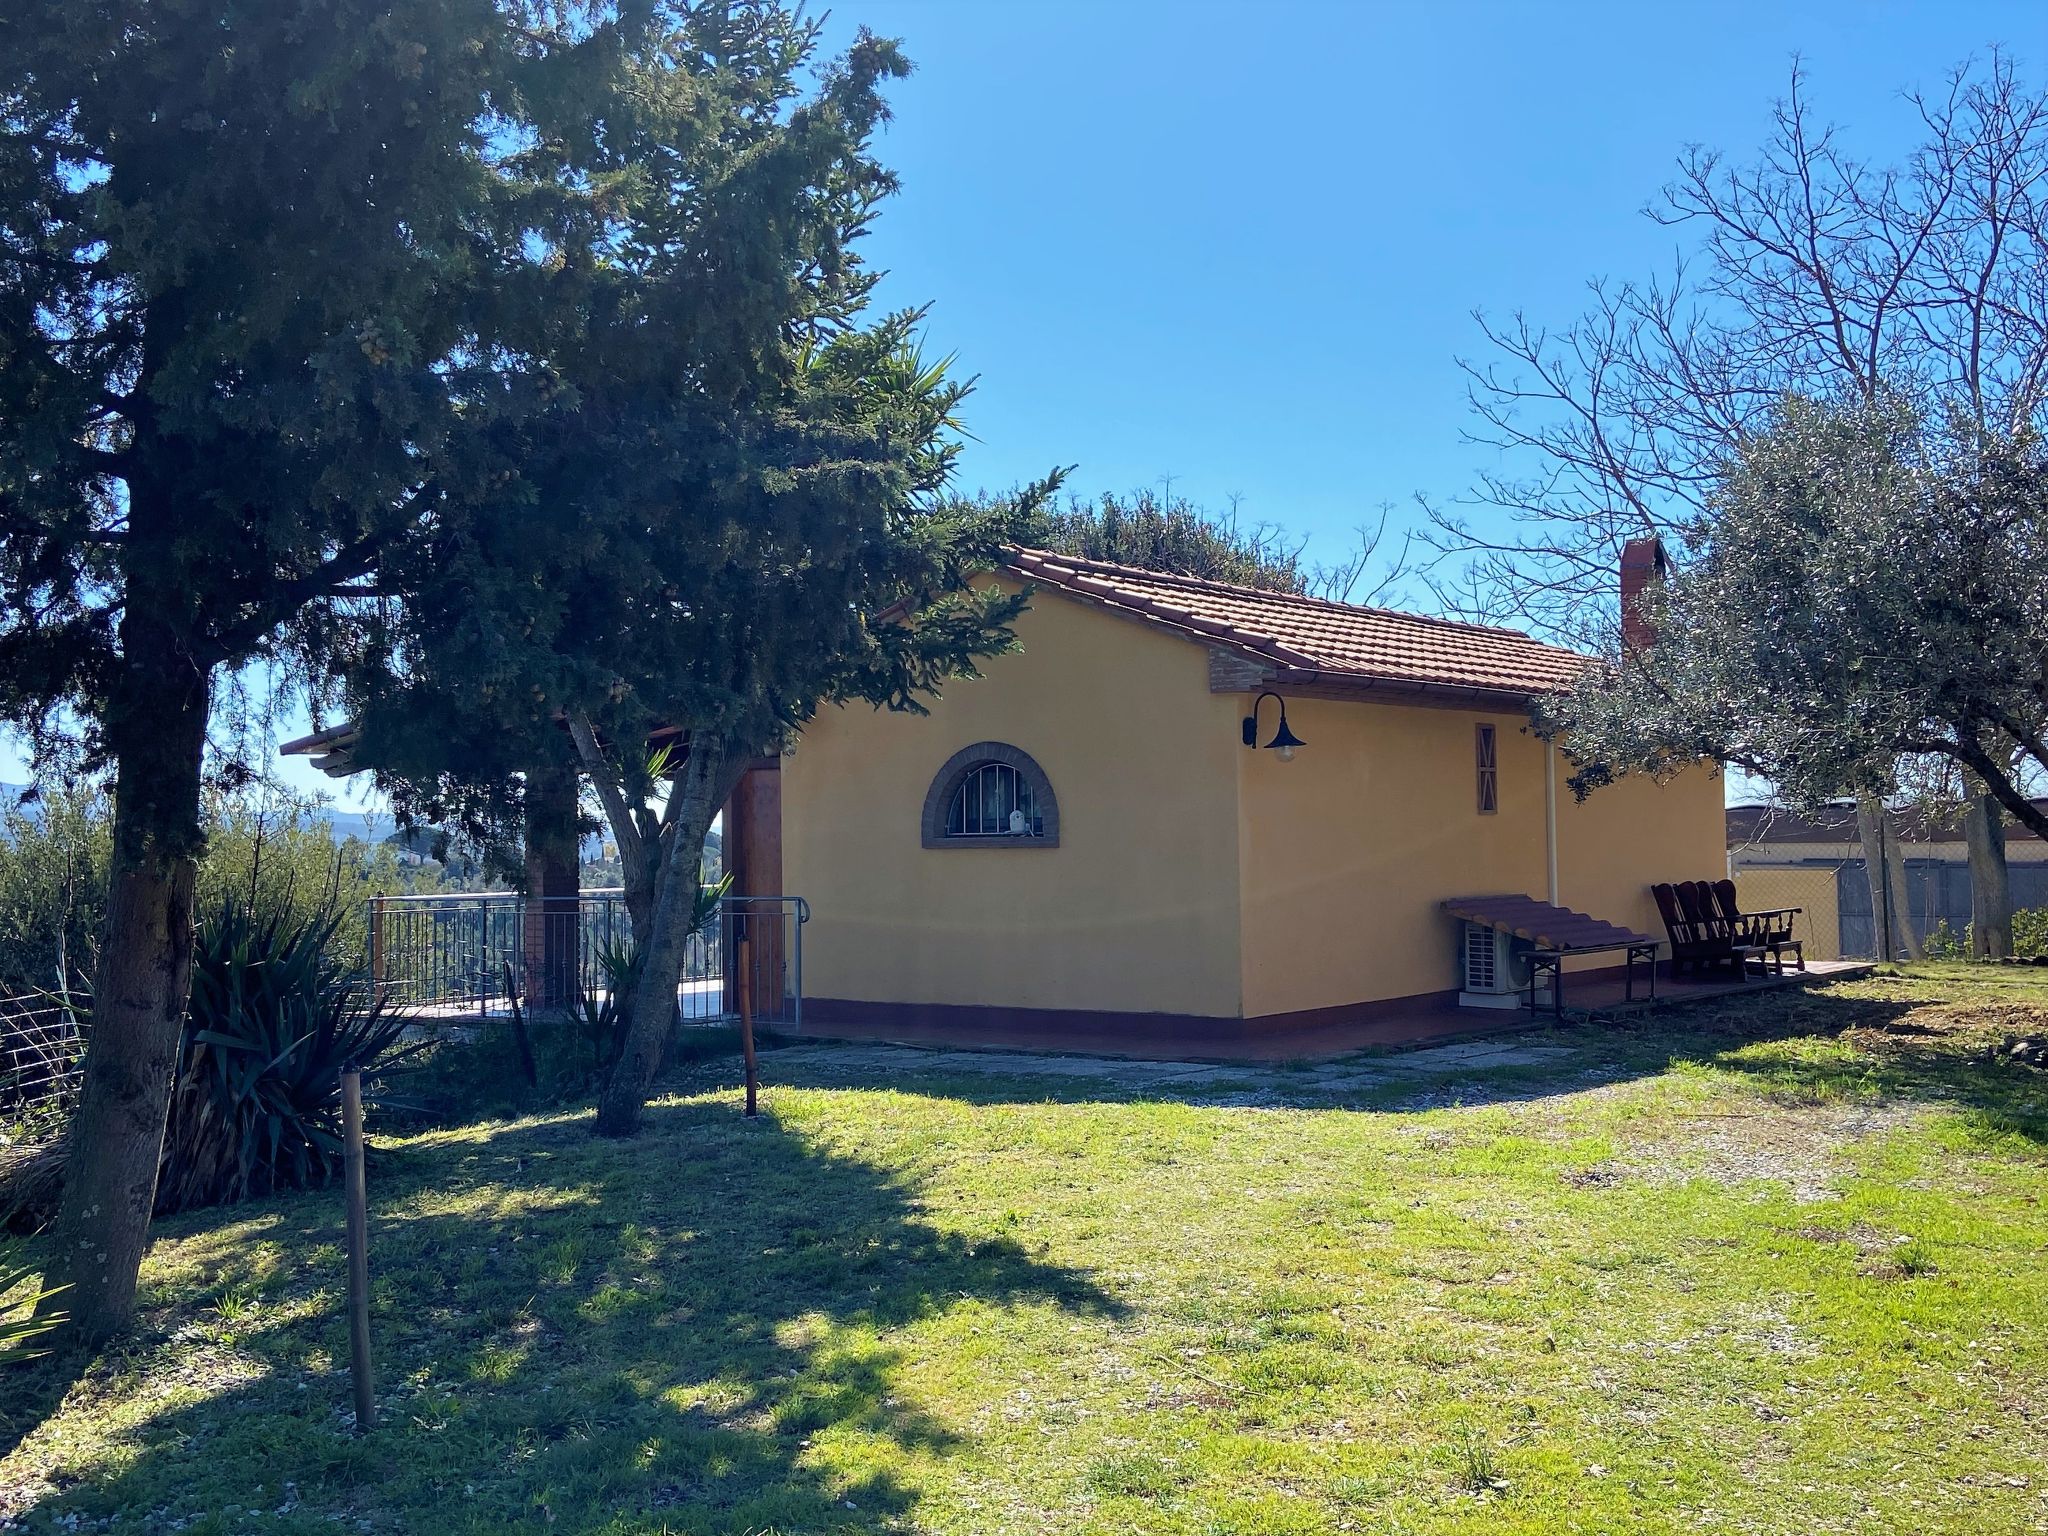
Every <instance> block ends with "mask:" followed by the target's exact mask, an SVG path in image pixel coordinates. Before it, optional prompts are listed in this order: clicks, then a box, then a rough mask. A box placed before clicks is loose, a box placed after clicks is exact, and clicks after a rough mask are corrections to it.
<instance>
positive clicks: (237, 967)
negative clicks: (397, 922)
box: [156, 897, 412, 1214]
mask: <svg viewBox="0 0 2048 1536" xmlns="http://www.w3.org/2000/svg"><path fill="white" fill-rule="evenodd" d="M342 921H343V913H342V912H341V910H340V909H338V908H329V909H327V910H325V911H314V912H312V913H310V914H308V913H301V912H298V911H295V910H293V909H292V908H290V907H285V908H282V909H280V910H276V911H273V912H269V913H267V914H264V913H258V912H256V911H254V910H252V909H251V908H250V907H249V906H247V905H246V904H245V903H243V902H241V901H240V900H238V899H236V898H234V897H229V898H227V899H226V900H224V901H222V902H221V903H220V904H219V905H218V906H216V907H215V908H214V909H213V910H212V911H211V913H210V914H209V915H208V916H207V917H206V919H205V920H204V921H203V922H202V923H201V925H200V932H199V942H198V945H197V948H196V952H195V954H194V956H193V965H192V1000H191V1002H190V1004H189V1005H188V1006H187V1008H186V1012H185V1029H184V1034H183V1036H182V1038H181V1039H180V1041H179V1046H178V1071H177V1080H176V1083H175V1085H174V1087H173V1090H172V1096H171V1117H170V1125H169V1128H168V1130H167V1131H166V1134H165V1137H164V1152H163V1163H162V1166H161V1168H160V1169H159V1171H158V1174H157V1190H156V1205H157V1211H158V1213H159V1214H167V1213H169V1212H171V1211H181V1210H186V1209H188V1208H190V1207H192V1206H199V1205H213V1204H219V1203H224V1202H231V1201H236V1200H245V1199H248V1198H250V1197H251V1196H254V1195H262V1194H268V1193H270V1192H271V1191H273V1190H279V1189H302V1188H305V1187H307V1186H309V1185H315V1184H324V1183H326V1182H327V1181H328V1180H330V1179H332V1178H333V1177H335V1175H336V1174H338V1173H339V1172H340V1168H341V1084H340V1080H341V1071H342V1069H343V1068H344V1067H346V1066H349V1065H351V1064H353V1065H354V1066H356V1067H358V1068H360V1069H361V1070H362V1072H363V1073H364V1075H365V1077H366V1078H372V1077H374V1076H376V1075H377V1074H378V1073H381V1072H384V1071H388V1070H389V1069H390V1068H391V1067H393V1066H394V1065H396V1064H397V1063H398V1062H399V1061H401V1060H403V1059H404V1058H405V1057H407V1056H409V1055H411V1054H412V1051H411V1050H410V1049H401V1048H399V1045H398V1041H399V1036H400V1034H401V1033H402V1032H403V1031H404V1029H405V1027H406V1024H407V1022H408V1016H407V1015H405V1014H404V1013H401V1012H399V1011H396V1010H394V1009H392V1008H390V1007H388V1006H387V1005H386V1004H385V1003H384V1002H383V1001H382V1000H380V999H378V998H376V997H374V996H373V995H371V993H370V992H369V991H368V990H367V989H364V988H362V987H359V986H357V985H356V984H355V983H354V982H353V981H352V980H351V978H350V976H349V974H348V972H347V970H346V969H345V967H344V965H343V963H342V962H341V960H340V958H339V957H338V956H337V954H336V953H335V949H334V945H335V935H336V930H337V929H338V928H339V927H340V925H341V923H342Z"/></svg>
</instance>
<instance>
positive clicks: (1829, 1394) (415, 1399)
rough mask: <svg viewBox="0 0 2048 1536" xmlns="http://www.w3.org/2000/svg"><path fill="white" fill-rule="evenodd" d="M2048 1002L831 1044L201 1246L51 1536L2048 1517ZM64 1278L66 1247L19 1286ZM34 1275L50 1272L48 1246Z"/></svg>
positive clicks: (1973, 977) (2026, 984)
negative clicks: (1259, 1051)
mask: <svg viewBox="0 0 2048 1536" xmlns="http://www.w3.org/2000/svg"><path fill="white" fill-rule="evenodd" d="M2043 1036H2048V971H2022V970H2017V969H1997V970H1992V969H1982V970H1970V969H1964V968H1960V967H1955V968H1946V969H1944V968H1935V967H1926V968H1920V969H1917V970H1914V971H1911V972H1908V973H1906V974H1902V975H1897V976H1883V977H1877V978H1873V979H1870V980H1867V981H1862V982H1855V983H1848V984H1842V985H1837V986H1835V987H1832V988H1829V989H1826V990H1821V991H1816V992H1813V993H1809V994H1787V993H1779V994H1769V995H1764V996H1756V997H1749V998H1743V999H1740V1000H1739V1001H1736V1002H1731V1003H1727V1004H1724V1005H1719V1006H1713V1005H1709V1006H1704V1007H1697V1008H1695V1009H1693V1010H1692V1011H1690V1012H1687V1013H1673V1014H1667V1015H1663V1016H1661V1017H1658V1018H1656V1019H1653V1020H1648V1021H1636V1022H1632V1023H1625V1024H1617V1025H1613V1026H1609V1027H1600V1028H1595V1027H1588V1028H1583V1029H1576V1030H1567V1031H1560V1032H1549V1033H1540V1034H1536V1035H1533V1036H1527V1037H1524V1038H1523V1039H1522V1040H1520V1041H1518V1042H1516V1044H1518V1045H1528V1046H1533V1047H1536V1048H1537V1049H1536V1050H1535V1051H1533V1052H1531V1053H1528V1054H1527V1055H1525V1056H1524V1057H1523V1058H1522V1059H1520V1061H1519V1063H1516V1062H1515V1061H1513V1060H1511V1061H1510V1062H1509V1063H1508V1064H1505V1065H1495V1066H1492V1067H1482V1068H1474V1067H1459V1066H1456V1065H1447V1066H1446V1067H1445V1069H1444V1070H1443V1071H1441V1072H1437V1073H1431V1072H1429V1071H1427V1070H1416V1069H1413V1068H1409V1069H1406V1070H1401V1068H1402V1067H1403V1062H1402V1059H1401V1058H1399V1057H1389V1058H1386V1062H1387V1063H1389V1064H1391V1065H1392V1066H1393V1067H1394V1068H1395V1069H1396V1070H1393V1071H1384V1072H1375V1071H1373V1070H1365V1069H1372V1068H1374V1066H1375V1062H1374V1061H1373V1060H1366V1061H1363V1062H1361V1061H1358V1060H1353V1061H1351V1062H1347V1063H1345V1064H1343V1068H1342V1074H1343V1075H1342V1076H1341V1078H1340V1077H1339V1076H1338V1075H1337V1069H1331V1068H1309V1067H1300V1066H1297V1067H1293V1068H1288V1069H1282V1070H1274V1071H1261V1070H1258V1069H1243V1070H1242V1071H1241V1072H1236V1073H1234V1074H1233V1073H1221V1074H1209V1075H1207V1076H1203V1077H1198V1078H1192V1079H1188V1080H1184V1081H1175V1082H1161V1081H1158V1080H1156V1079H1152V1078H1147V1077H1145V1076H1144V1075H1143V1074H1141V1073H1139V1072H1138V1071H1137V1070H1136V1069H1125V1068H1120V1067H1118V1066H1117V1065H1115V1064H1113V1063H1106V1064H1103V1066H1102V1067H1101V1069H1100V1072H1099V1073H1084V1074H1081V1075H1052V1074H1050V1073H1047V1072H1045V1071H1043V1070H1022V1069H1021V1068H1022V1067H1031V1066H1034V1065H1036V1064H1033V1063H1023V1064H1012V1066H1010V1067H1005V1066H1004V1064H1003V1062H1002V1060H1001V1059H998V1058H991V1059H989V1060H987V1061H985V1062H981V1063H978V1064H977V1065H976V1066H974V1067H972V1068H969V1067H963V1066H962V1065H961V1064H959V1063H958V1062H953V1063H950V1064H949V1063H947V1062H945V1061H944V1060H942V1059H935V1058H931V1057H927V1056H923V1055H920V1054H919V1053H915V1052H908V1051H902V1052H896V1051H888V1050H883V1049H877V1048H845V1049H839V1048H832V1047H819V1046H805V1047H801V1048H796V1049H790V1050H784V1051H775V1052H770V1053H768V1054H767V1055H766V1056H764V1077H765V1080H766V1082H767V1084H768V1088H767V1093H766V1097H765V1105H766V1113H765V1114H764V1115H763V1117H762V1118H761V1119H759V1120H757V1121H754V1122H751V1123H750V1122H747V1121H745V1120H743V1119H742V1118H741V1117H740V1115H739V1103H738V1095H737V1093H736V1091H735V1087H734V1081H733V1069H732V1067H731V1065H730V1064H729V1063H727V1062H724V1061H710V1062H705V1063H700V1064H698V1065H696V1066H693V1067H690V1068H687V1069H684V1070H683V1071H682V1072H680V1073H679V1074H678V1075H677V1076H676V1077H675V1078H674V1079H673V1080H671V1081H670V1082H669V1083H668V1085H667V1087H668V1090H669V1091H668V1093H667V1096H665V1097H664V1098H662V1099H661V1100H660V1101H659V1102H658V1104H657V1105H656V1106H655V1107H654V1108H653V1109H652V1110H651V1111H650V1113H649V1116H648V1124H647V1129H646V1131H645V1133H644V1134H643V1135H642V1136H640V1137H639V1138H638V1139H637V1140H636V1141H633V1142H631V1143H628V1144H624V1145H618V1144H611V1143H601V1142H597V1141H595V1140H593V1139H592V1138H591V1137H590V1136H589V1135H588V1124H589V1116H588V1114H587V1112H585V1111H583V1110H580V1109H579V1110H565V1111H562V1112H559V1113H554V1114H544V1115H538V1116H529V1117H525V1118H515V1119H504V1120H494V1121H488V1122H484V1123H478V1124H472V1125H466V1126H462V1127H460V1128H455V1129H443V1130H437V1131H433V1132H429V1133H425V1134H416V1135H409V1136H383V1137H380V1139H379V1153H380V1155H379V1158H378V1161H377V1163H376V1165H375V1167H374V1168H373V1171H372V1203H373V1224H374V1234H373V1243H374V1248H373V1254H372V1265H373V1271H374V1277H375V1322H374V1327H375V1334H376V1348H377V1355H378V1368H379V1384H378V1385H379V1402H380V1412H381V1415H382V1418H381V1423H380V1425H379V1427H378V1428H377V1429H375V1430H374V1431H373V1432H371V1433H370V1434H367V1435H363V1436H358V1435H356V1434H354V1433H353V1432H352V1429H351V1424H350V1421H349V1418H348V1406H349V1389H348V1378H347V1371H346V1361H347V1331H346V1326H345V1322H344V1318H343V1313H342V1306H341V1301H342V1292H343V1284H344V1281H343V1263H342V1257H341V1252H340V1243H341V1236H342V1210H341V1200H340V1197H339V1194H338V1193H316V1194H312V1195H308V1196H303V1197H298V1198H293V1199H284V1200H276V1201H271V1202H267V1203H262V1204H257V1205H251V1206H244V1207H240V1208H237V1209H234V1210H230V1211H223V1212H214V1213H202V1214H198V1215H194V1216H188V1217H185V1218H181V1219H178V1220H175V1221H171V1222H166V1223H164V1224H163V1225H162V1226H161V1228H160V1230H159V1234H158V1238H157V1241H156V1244H155V1246H154V1248H153V1249H152V1251H151V1254H150V1258H149V1262H148V1265H147V1267H146V1269H145V1271H144V1276H143V1286H144V1323H143V1327H142V1330H141V1332H140V1335H139V1336H138V1337H137V1338H136V1339H135V1340H134V1341H133V1342H131V1343H130V1344H129V1345H128V1346H126V1347H125V1348H124V1349H122V1350H120V1351H119V1352H115V1353H110V1354H108V1355H106V1356H104V1357H102V1358H99V1359H95V1360H92V1361H89V1362H75V1361H74V1362H69V1363H66V1362H61V1361H60V1362H42V1363H37V1364H34V1365H30V1366H26V1367H18V1368H15V1369H14V1370H12V1371H10V1372H8V1373H7V1374H6V1375H5V1377H4V1378H0V1449H4V1450H5V1452H6V1455H5V1457H4V1459H0V1517H8V1518H11V1519H12V1520H13V1521H15V1522H17V1524H18V1526H19V1527H20V1528H23V1529H27V1530H45V1529H62V1530H103V1529H111V1530H143V1531H150V1532H157V1531H171V1530H183V1531H186V1532H192V1533H199V1532H240V1531H259V1530H260V1531H274V1532H307V1533H311V1532H321V1533H332V1532H336V1531H340V1532H367V1531H374V1532H385V1531H389V1532H410V1533H420V1536H430V1533H442V1532H493V1533H495V1532H507V1531H512V1532H532V1533H541V1532H584V1531H605V1532H656V1531H673V1532H707V1533H708V1532H729V1533H743V1532H744V1533H757V1536H759V1533H768V1532H781V1533H795V1532H820V1531H835V1532H849V1533H851V1532H881V1531H899V1530H901V1531H932V1532H1009V1531H1021V1532H1036V1531H1060V1532H1068V1531H1073V1532H1104V1533H1108V1532H1188V1533H1197V1532H1199V1533H1211V1532H1215V1533H1221V1532H1243V1533H1284V1532H1321V1531H1344V1530H1356V1531H1366V1532H1448V1531H1475V1532H1477V1531H1484V1532H1502V1531H1527V1532H1554V1531H1630V1532H1640V1531H1659V1530H1672V1531H1679V1530H1683V1531H1723V1530H1725V1531H1735V1532H1758V1531H1786V1532H1792V1531H1797V1532H1810V1531H1856V1532H1866V1531H1912V1532H1920V1531H1969V1532H1997V1531H2032V1530H2044V1529H2048V1327H2044V1322H2048V1209H2044V1207H2043V1203H2042V1202H2043V1198H2044V1195H2048V1179H2044V1174H2048V1072H2044V1071H2043V1070H2042V1068H2041V1067H2040V1066H2039V1065H2038V1064H2036V1061H2035V1060H2032V1059H2029V1057H2028V1055H2027V1054H2026V1052H2025V1051H2024V1049H2023V1050H2022V1052H2021V1053H2020V1054H2017V1055H2016V1054H2014V1052H2013V1051H2012V1049H2011V1046H2012V1043H2013V1041H2014V1040H2015V1039H2016V1038H2017V1039H2020V1040H2023V1041H2024V1040H2026V1039H2040V1038H2041V1037H2043ZM23 1253H27V1254H28V1255H29V1256H31V1257H32V1250H28V1249H21V1250H17V1252H16V1254H15V1255H14V1256H17V1257H18V1256H21V1254H23ZM6 1257H8V1255H7V1254H6V1253H0V1263H4V1260H5V1258H6Z"/></svg>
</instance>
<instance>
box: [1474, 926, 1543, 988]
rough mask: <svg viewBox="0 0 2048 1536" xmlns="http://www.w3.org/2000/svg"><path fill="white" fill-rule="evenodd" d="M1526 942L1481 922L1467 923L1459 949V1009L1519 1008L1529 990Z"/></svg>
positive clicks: (1527, 945) (1527, 944) (1528, 944)
mask: <svg viewBox="0 0 2048 1536" xmlns="http://www.w3.org/2000/svg"><path fill="white" fill-rule="evenodd" d="M1533 948H1535V946H1534V945H1533V944H1531V943H1530V942H1529V941H1528V940H1527V939H1519V938H1516V937H1515V936H1514V935H1513V934H1511V933H1503V932H1501V930H1500V929H1498V928H1489V927H1487V926H1486V925H1485V924H1483V923H1466V924H1464V925H1463V931H1462V933H1461V934H1460V936H1459V946H1458V973H1459V974H1458V1006H1459V1007H1460V1008H1519V1007H1521V1005H1522V998H1523V996H1524V994H1526V993H1527V992H1528V990H1529V951H1530V950H1531V949H1533Z"/></svg>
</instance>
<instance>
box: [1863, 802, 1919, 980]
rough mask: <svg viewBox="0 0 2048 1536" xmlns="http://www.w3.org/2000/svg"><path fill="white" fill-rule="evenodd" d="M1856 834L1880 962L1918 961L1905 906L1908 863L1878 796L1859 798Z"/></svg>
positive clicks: (1872, 931)
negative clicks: (1860, 846)
mask: <svg viewBox="0 0 2048 1536" xmlns="http://www.w3.org/2000/svg"><path fill="white" fill-rule="evenodd" d="M1856 833H1857V836H1858V838H1859V839H1860V840H1861V841H1862V844H1863V873H1864V877H1865V878H1866V879H1867V880H1868V881H1869V882H1870V930H1871V933H1872V934H1873V935H1874V936H1875V938H1876V940H1877V958H1878V959H1880V960H1917V959H1918V958H1919V951H1918V946H1917V944H1916V943H1915V942H1914V939H1913V931H1912V922H1911V918H1910V914H1909V912H1908V909H1907V905H1906V870H1905V861H1904V860H1903V859H1902V858H1901V857H1900V856H1899V840H1898V836H1897V834H1896V833H1895V832H1894V831H1893V830H1892V816H1891V812H1890V811H1888V810H1886V809H1885V805H1884V802H1883V801H1882V800H1880V799H1878V798H1877V796H1875V795H1872V794H1861V795H1858V796H1857V797H1856ZM1887 877H1889V878H1887Z"/></svg>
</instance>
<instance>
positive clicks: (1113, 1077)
mask: <svg viewBox="0 0 2048 1536" xmlns="http://www.w3.org/2000/svg"><path fill="white" fill-rule="evenodd" d="M1577 1054H1578V1052H1577V1050H1576V1049H1575V1048H1574V1047H1571V1046H1562V1045H1517V1044H1514V1043H1513V1042H1510V1041H1498V1040H1471V1041H1459V1042H1456V1043H1454V1044H1450V1045H1439V1046H1432V1047H1430V1048H1428V1049H1426V1050H1419V1051H1403V1052H1400V1053H1398V1054H1394V1055H1388V1056H1376V1057H1372V1058H1370V1059H1368V1060H1366V1061H1359V1062H1350V1063H1346V1062H1344V1061H1341V1060H1339V1061H1333V1062H1330V1063H1327V1064H1325V1065H1322V1066H1319V1067H1314V1068H1309V1069H1302V1068H1292V1069H1280V1068H1274V1067H1270V1066H1265V1065H1262V1064H1254V1063H1245V1064H1215V1063H1204V1062H1173V1061H1123V1060H1118V1059H1117V1058H1114V1057H1104V1056H1058V1055H1042V1054H1038V1053H1032V1052H1021V1051H934V1050H922V1049H918V1048H916V1047H912V1046H900V1045H800V1046H790V1047H787V1048H785V1049H783V1050H779V1051H776V1052H774V1053H773V1054H772V1055H770V1056H769V1057H768V1061H769V1063H771V1071H772V1063H775V1062H778V1061H779V1062H785V1063H793V1064H802V1065H804V1066H818V1067H821V1068H826V1069H832V1068H838V1069H840V1070H849V1069H850V1070H852V1071H856V1072H864V1073H877V1074H883V1075H887V1076H890V1077H900V1078H918V1077H926V1076H940V1077H943V1076H950V1075H953V1074H966V1075H969V1076H984V1077H1043V1078H1062V1079H1095V1080H1106V1081H1110V1082H1114V1083H1118V1084H1120V1085H1122V1086H1124V1087H1126V1088H1140V1089H1143V1088H1177V1089H1188V1088H1218V1089H1231V1088H1250V1089H1258V1090H1263V1091H1266V1092H1288V1093H1298V1094H1331V1093H1338V1094H1351V1093H1361V1092H1370V1091H1372V1090H1374V1089H1377V1088H1384V1087H1387V1086H1389V1085H1392V1084H1413V1083H1415V1082H1417V1081H1418V1080H1421V1079H1427V1078H1442V1077H1450V1076H1456V1075H1460V1074H1470V1073H1475V1072H1488V1071H1493V1070H1495V1069H1498V1068H1502V1067H1525V1066H1542V1065H1545V1064H1547V1063H1551V1062H1556V1061H1558V1060H1560V1059H1561V1058H1565V1057H1570V1056H1574V1055H1577Z"/></svg>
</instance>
